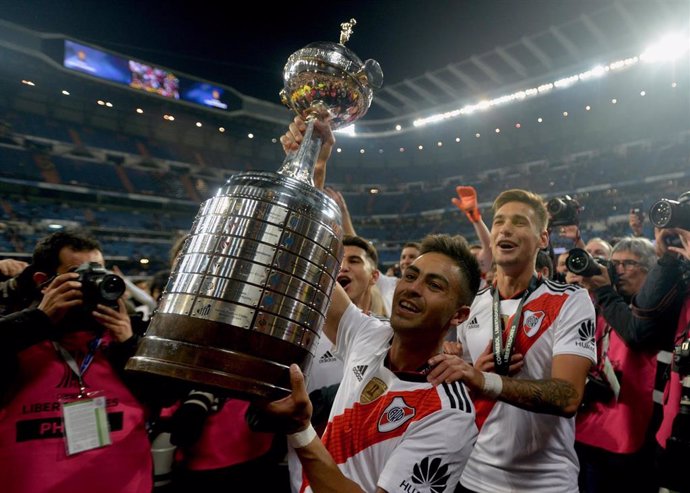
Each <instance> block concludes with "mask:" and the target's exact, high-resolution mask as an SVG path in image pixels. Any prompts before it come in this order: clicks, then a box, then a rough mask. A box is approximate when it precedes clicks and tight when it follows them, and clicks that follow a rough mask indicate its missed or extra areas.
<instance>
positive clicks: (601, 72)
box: [412, 34, 690, 127]
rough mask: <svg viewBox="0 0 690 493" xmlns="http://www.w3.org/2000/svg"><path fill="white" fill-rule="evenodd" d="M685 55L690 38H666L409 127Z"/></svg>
mask: <svg viewBox="0 0 690 493" xmlns="http://www.w3.org/2000/svg"><path fill="white" fill-rule="evenodd" d="M688 52H690V37H688V36H687V35H679V34H672V35H668V36H666V37H664V38H663V39H662V40H661V41H659V42H658V43H656V44H654V45H652V46H650V47H649V48H648V49H647V50H645V51H644V52H643V53H642V54H641V55H640V56H632V57H629V58H624V59H622V60H616V61H613V62H611V63H609V64H607V65H601V64H599V65H596V66H594V67H592V68H591V69H589V70H585V71H584V72H580V73H578V74H573V75H569V76H566V77H563V78H560V79H558V80H555V81H553V82H547V83H544V84H541V85H539V86H537V87H532V88H529V89H524V90H522V91H518V92H515V93H513V94H506V95H504V96H499V97H497V98H494V99H489V100H482V101H479V102H478V103H476V104H468V105H465V106H463V107H462V108H460V109H456V110H452V111H446V112H444V113H438V114H434V115H430V116H428V117H425V118H418V119H417V120H415V121H414V122H412V124H413V126H415V127H422V126H424V125H428V124H431V123H438V122H441V121H444V120H448V119H451V118H458V117H460V116H465V115H471V114H472V113H474V112H476V111H479V110H482V111H486V110H489V109H491V108H493V107H495V106H498V105H502V104H506V103H512V102H514V101H522V100H524V99H527V98H532V97H535V96H540V95H543V94H546V93H549V92H551V91H552V90H554V89H565V88H568V87H571V86H572V85H574V84H577V83H578V82H582V81H587V80H590V79H595V78H599V77H603V76H605V75H606V74H607V73H609V72H615V71H619V70H624V69H628V68H631V67H632V66H633V65H636V64H637V63H638V62H639V61H640V60H643V61H645V62H657V61H669V60H676V59H678V58H680V57H682V56H684V55H685V54H686V53H688ZM614 104H615V102H614Z"/></svg>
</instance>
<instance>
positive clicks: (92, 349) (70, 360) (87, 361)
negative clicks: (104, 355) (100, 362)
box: [53, 337, 103, 396]
mask: <svg viewBox="0 0 690 493" xmlns="http://www.w3.org/2000/svg"><path fill="white" fill-rule="evenodd" d="M102 340H103V338H102V337H97V338H96V339H94V340H93V341H91V342H90V343H89V351H88V352H87V353H86V356H84V360H83V361H82V362H81V365H80V366H77V361H76V360H75V359H74V356H72V354H70V352H69V351H67V350H66V349H65V348H64V347H63V346H62V345H60V343H59V342H57V341H53V347H55V350H56V351H57V352H58V354H59V355H60V356H62V359H63V360H65V363H67V366H69V368H70V370H72V373H74V375H75V376H76V377H77V380H78V381H79V395H80V396H82V395H84V393H85V391H86V386H85V385H84V379H83V376H84V374H85V373H86V370H87V369H88V368H89V366H90V365H91V362H92V361H93V358H94V356H96V350H97V349H98V346H100V345H101V341H102Z"/></svg>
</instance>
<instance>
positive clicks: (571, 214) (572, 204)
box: [546, 195, 581, 226]
mask: <svg viewBox="0 0 690 493" xmlns="http://www.w3.org/2000/svg"><path fill="white" fill-rule="evenodd" d="M580 209H581V207H580V203H579V202H578V201H577V200H575V199H574V198H572V197H571V196H570V195H564V196H563V197H555V198H553V199H551V200H549V201H548V202H547V203H546V210H547V211H548V212H549V226H570V225H572V224H579V222H580V220H579V218H578V216H579V214H580Z"/></svg>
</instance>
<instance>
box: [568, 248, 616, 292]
mask: <svg viewBox="0 0 690 493" xmlns="http://www.w3.org/2000/svg"><path fill="white" fill-rule="evenodd" d="M600 265H603V266H604V267H606V270H607V271H608V274H609V279H611V284H616V279H617V277H618V276H617V273H616V269H614V267H613V264H612V263H611V262H609V261H608V260H607V259H605V258H601V257H597V258H594V257H592V256H591V255H590V254H589V252H588V251H587V250H583V249H582V248H573V249H571V250H570V252H569V254H568V258H567V259H565V266H566V267H567V269H568V270H569V271H570V272H572V273H573V274H577V275H578V276H582V277H592V276H596V275H597V274H600V273H601V269H600V268H599V266H600Z"/></svg>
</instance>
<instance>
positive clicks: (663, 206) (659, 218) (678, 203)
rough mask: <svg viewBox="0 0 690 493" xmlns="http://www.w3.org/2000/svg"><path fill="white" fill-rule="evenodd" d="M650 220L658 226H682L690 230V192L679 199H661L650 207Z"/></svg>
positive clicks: (662, 227)
mask: <svg viewBox="0 0 690 493" xmlns="http://www.w3.org/2000/svg"><path fill="white" fill-rule="evenodd" d="M649 220H650V221H651V222H652V224H653V225H654V226H656V227H657V228H661V229H664V228H680V229H686V230H690V192H685V193H683V194H681V196H680V197H678V200H671V199H661V200H659V201H657V202H655V203H654V204H652V207H651V208H650V209H649Z"/></svg>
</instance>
